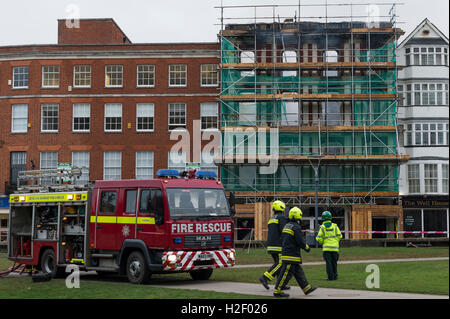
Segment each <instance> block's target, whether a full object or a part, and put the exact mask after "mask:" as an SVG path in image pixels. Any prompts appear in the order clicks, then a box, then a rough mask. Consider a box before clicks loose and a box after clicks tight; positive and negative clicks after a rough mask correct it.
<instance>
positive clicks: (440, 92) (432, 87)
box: [399, 83, 448, 105]
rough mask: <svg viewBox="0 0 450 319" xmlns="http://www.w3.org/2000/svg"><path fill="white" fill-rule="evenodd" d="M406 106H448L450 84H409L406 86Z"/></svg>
mask: <svg viewBox="0 0 450 319" xmlns="http://www.w3.org/2000/svg"><path fill="white" fill-rule="evenodd" d="M399 91H400V87H399ZM399 97H400V93H399ZM412 98H414V100H413V99H412ZM406 105H448V84H444V83H413V84H408V85H406Z"/></svg>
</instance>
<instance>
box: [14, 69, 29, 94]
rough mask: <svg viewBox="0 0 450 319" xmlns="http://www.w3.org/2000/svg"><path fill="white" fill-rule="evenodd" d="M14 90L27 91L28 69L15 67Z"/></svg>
mask: <svg viewBox="0 0 450 319" xmlns="http://www.w3.org/2000/svg"><path fill="white" fill-rule="evenodd" d="M13 88H15V89H27V88H28V67H27V66H16V67H13Z"/></svg>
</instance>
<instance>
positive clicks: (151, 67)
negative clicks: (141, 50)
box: [136, 64, 156, 88]
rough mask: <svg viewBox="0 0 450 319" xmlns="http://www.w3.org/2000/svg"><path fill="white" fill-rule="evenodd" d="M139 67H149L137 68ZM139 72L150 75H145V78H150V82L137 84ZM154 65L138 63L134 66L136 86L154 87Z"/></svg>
mask: <svg viewBox="0 0 450 319" xmlns="http://www.w3.org/2000/svg"><path fill="white" fill-rule="evenodd" d="M141 67H149V68H150V70H139V68H141ZM141 73H144V74H146V73H148V74H146V75H150V77H145V78H144V79H145V80H150V82H152V83H150V84H139V74H141ZM155 73H156V72H155V65H154V64H138V65H137V66H136V86H137V87H138V88H153V87H155V75H156V74H155Z"/></svg>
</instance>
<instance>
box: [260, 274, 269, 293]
mask: <svg viewBox="0 0 450 319" xmlns="http://www.w3.org/2000/svg"><path fill="white" fill-rule="evenodd" d="M259 281H260V282H261V283H262V285H263V286H264V288H266V289H267V290H269V289H270V287H269V284H268V283H267V279H266V277H264V275H262V276H261V277H259Z"/></svg>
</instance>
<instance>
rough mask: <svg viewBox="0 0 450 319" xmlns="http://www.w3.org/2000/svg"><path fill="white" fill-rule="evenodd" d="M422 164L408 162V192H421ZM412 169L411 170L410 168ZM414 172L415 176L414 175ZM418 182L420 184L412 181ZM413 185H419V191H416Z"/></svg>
mask: <svg viewBox="0 0 450 319" xmlns="http://www.w3.org/2000/svg"><path fill="white" fill-rule="evenodd" d="M420 166H421V165H420V164H408V165H406V173H407V179H408V194H420V192H421V191H420V189H421V185H420V184H421V178H420ZM410 169H411V170H410ZM412 174H414V175H415V176H412ZM413 181H414V182H417V183H418V185H412V182H413ZM412 187H418V189H417V191H414V189H412Z"/></svg>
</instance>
